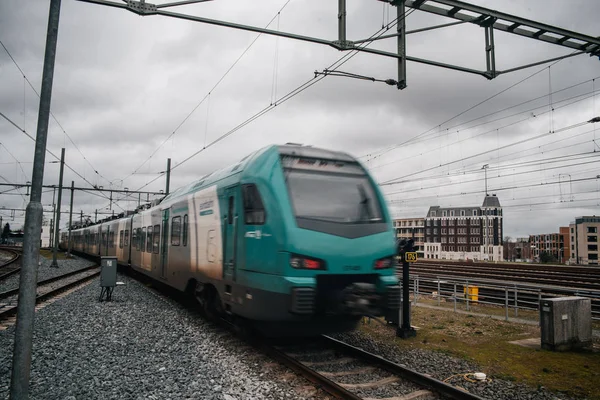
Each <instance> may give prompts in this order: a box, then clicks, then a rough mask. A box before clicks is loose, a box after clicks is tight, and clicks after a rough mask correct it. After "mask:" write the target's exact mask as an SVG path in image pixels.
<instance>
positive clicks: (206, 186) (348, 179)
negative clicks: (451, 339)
mask: <svg viewBox="0 0 600 400" xmlns="http://www.w3.org/2000/svg"><path fill="white" fill-rule="evenodd" d="M67 237H68V236H67V233H66V232H63V234H62V235H61V238H62V246H64V247H66V244H67V243H66V242H67ZM71 240H72V247H73V249H75V250H76V251H79V252H82V253H87V254H91V255H96V256H116V257H117V258H118V261H119V263H120V264H123V265H127V266H130V267H131V268H133V269H134V270H136V271H138V272H141V273H143V274H146V275H148V276H150V277H152V278H153V279H155V280H158V281H161V282H163V283H165V284H167V285H169V286H171V287H173V288H175V289H177V290H180V291H185V292H187V293H188V294H189V295H190V296H194V297H195V298H196V299H197V300H198V302H199V304H200V306H201V307H202V308H203V310H204V312H205V314H206V315H207V316H209V317H224V318H228V319H231V320H234V321H244V322H247V323H251V324H252V325H253V326H254V327H256V328H258V329H260V330H261V331H263V332H264V333H270V334H277V335H301V334H318V333H325V332H339V331H346V330H351V329H353V328H354V327H355V326H356V324H357V322H358V321H359V320H360V318H361V317H362V316H365V315H368V316H380V315H384V314H386V313H387V312H388V311H389V310H394V309H397V308H398V307H399V303H400V286H399V284H398V279H397V278H396V276H395V273H394V271H395V251H396V249H395V237H394V230H393V224H392V219H391V217H390V214H389V211H388V209H387V207H386V203H385V200H384V198H383V196H382V193H381V191H380V189H379V187H378V186H377V184H376V183H375V181H374V180H373V178H372V177H371V175H370V174H369V172H368V171H367V170H366V168H365V167H364V166H363V165H361V163H360V162H358V161H357V160H356V159H355V158H353V157H351V156H350V155H348V154H346V153H342V152H336V151H329V150H325V149H320V148H313V147H306V146H300V145H293V144H287V145H272V146H269V147H266V148H263V149H261V150H259V151H256V152H254V153H253V154H250V155H248V156H247V157H245V158H244V159H242V160H241V161H239V162H238V163H237V164H235V165H233V166H230V167H228V168H224V169H221V170H219V171H216V172H213V173H211V174H209V175H207V176H204V177H203V178H201V179H199V180H198V181H195V182H193V183H190V184H189V185H187V186H184V187H181V188H179V189H177V190H176V191H174V192H172V193H170V194H169V195H167V196H166V197H164V198H163V199H162V200H161V201H160V202H158V201H157V202H155V203H153V204H152V205H148V206H147V207H141V208H140V209H138V210H137V212H136V213H135V214H132V215H128V216H124V217H122V218H119V219H113V220H109V221H103V222H100V223H98V224H95V225H91V226H88V227H84V228H80V229H76V230H73V231H72V234H71Z"/></svg>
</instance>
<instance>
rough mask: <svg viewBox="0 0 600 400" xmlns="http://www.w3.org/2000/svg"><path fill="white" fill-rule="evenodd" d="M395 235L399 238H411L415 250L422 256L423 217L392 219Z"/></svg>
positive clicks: (423, 238)
mask: <svg viewBox="0 0 600 400" xmlns="http://www.w3.org/2000/svg"><path fill="white" fill-rule="evenodd" d="M394 229H395V231H396V237H397V238H400V239H413V240H414V242H415V251H416V252H417V256H418V257H419V258H423V246H424V240H425V218H399V219H395V220H394Z"/></svg>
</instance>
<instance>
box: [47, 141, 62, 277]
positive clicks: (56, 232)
mask: <svg viewBox="0 0 600 400" xmlns="http://www.w3.org/2000/svg"><path fill="white" fill-rule="evenodd" d="M64 169H65V148H64V147H63V148H62V149H60V175H59V178H58V200H57V205H56V217H55V221H54V225H55V226H56V228H54V244H53V246H52V265H50V266H51V267H53V268H58V263H57V262H56V253H57V252H58V235H59V233H60V207H61V205H62V203H61V200H62V182H63V172H64Z"/></svg>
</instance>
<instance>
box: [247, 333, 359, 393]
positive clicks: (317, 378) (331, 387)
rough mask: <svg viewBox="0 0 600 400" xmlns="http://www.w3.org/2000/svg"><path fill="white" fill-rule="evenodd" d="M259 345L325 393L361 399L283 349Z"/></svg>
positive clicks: (262, 349) (269, 354)
mask: <svg viewBox="0 0 600 400" xmlns="http://www.w3.org/2000/svg"><path fill="white" fill-rule="evenodd" d="M256 346H257V347H259V349H260V350H261V351H263V352H264V353H266V354H267V355H268V356H269V357H271V358H273V359H275V360H277V361H279V362H280V363H282V364H283V365H285V366H286V367H288V368H290V369H292V370H294V371H296V372H297V373H299V374H301V375H302V376H303V377H305V378H307V379H308V380H310V381H311V382H313V383H314V384H315V385H317V386H318V387H319V388H320V389H322V390H324V391H326V392H327V393H329V394H331V395H332V396H335V397H336V398H340V399H349V400H363V398H362V397H360V396H357V395H356V394H354V393H352V392H350V391H349V390H347V389H345V388H343V387H342V386H340V385H338V384H337V383H335V382H334V381H332V380H331V379H329V378H326V377H325V376H323V375H321V374H319V373H318V372H317V371H315V370H313V369H312V368H310V367H307V366H306V365H304V364H302V363H301V362H300V361H298V360H296V359H294V358H293V357H290V356H288V355H287V354H285V353H284V352H283V351H281V350H279V349H277V348H275V347H273V346H269V345H266V344H262V345H256Z"/></svg>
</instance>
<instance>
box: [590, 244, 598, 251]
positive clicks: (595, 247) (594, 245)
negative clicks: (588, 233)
mask: <svg viewBox="0 0 600 400" xmlns="http://www.w3.org/2000/svg"><path fill="white" fill-rule="evenodd" d="M588 251H598V245H597V244H588Z"/></svg>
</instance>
